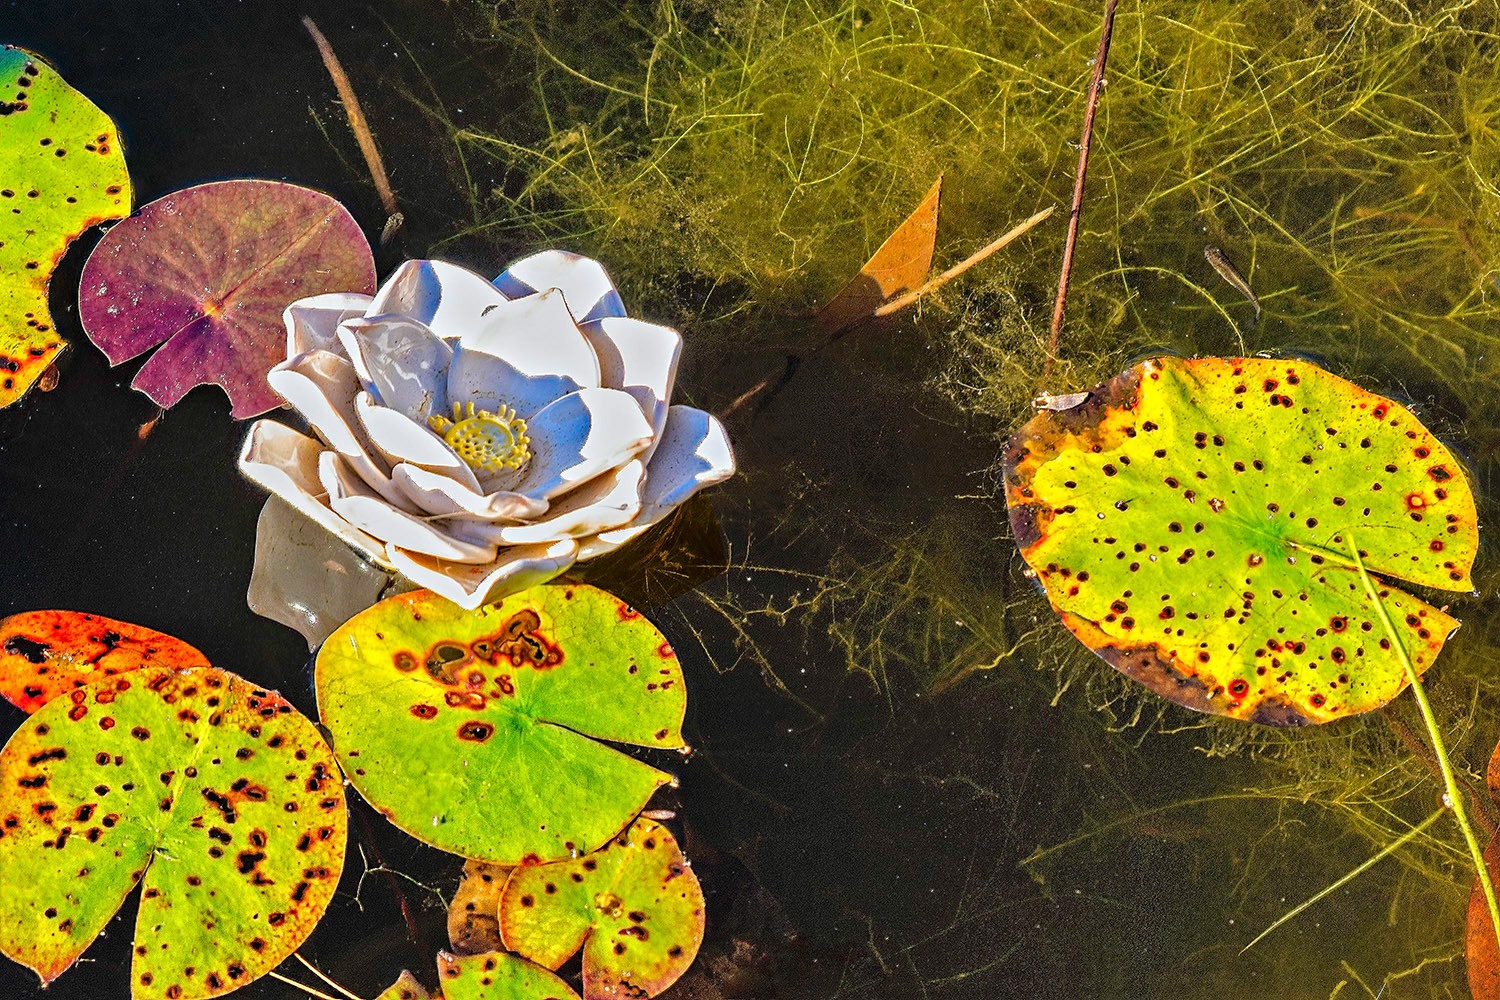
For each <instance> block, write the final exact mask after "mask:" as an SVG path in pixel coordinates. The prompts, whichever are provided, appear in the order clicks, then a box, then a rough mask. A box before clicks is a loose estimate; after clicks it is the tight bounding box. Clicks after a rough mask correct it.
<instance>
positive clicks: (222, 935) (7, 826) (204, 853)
mask: <svg viewBox="0 0 1500 1000" xmlns="http://www.w3.org/2000/svg"><path fill="white" fill-rule="evenodd" d="M0 789H3V793H0V885H3V886H4V887H5V888H4V891H3V892H0V952H3V953H4V954H5V955H7V956H9V957H10V958H12V959H14V960H15V961H17V962H20V963H21V964H23V965H25V966H28V967H29V968H31V969H32V970H34V971H35V972H36V973H37V975H39V976H40V977H41V979H42V982H43V983H44V984H46V983H50V982H51V981H52V980H54V979H56V978H57V977H58V976H59V975H61V974H62V973H63V972H64V971H65V970H66V969H67V968H68V967H69V966H71V965H72V964H73V962H74V961H75V960H77V958H78V956H79V955H80V954H82V952H83V950H84V949H85V948H87V947H88V946H89V944H90V943H91V942H92V941H93V940H94V938H95V937H97V936H98V935H99V933H100V931H102V930H103V929H104V926H105V925H106V924H107V923H108V922H109V921H110V919H111V918H112V917H113V916H114V915H115V912H116V911H117V910H118V909H119V908H120V906H121V904H122V903H123V902H124V901H125V897H126V896H127V895H128V894H129V893H130V891H131V890H132V889H133V888H134V887H135V885H136V884H137V883H141V885H142V892H141V901H140V911H139V915H138V916H137V918H136V927H135V941H134V952H133V954H134V958H133V961H132V965H131V969H130V982H131V991H132V992H131V995H132V997H133V998H134V1000H158V998H160V1000H195V998H204V997H213V996H218V995H220V994H223V993H228V992H230V991H232V990H235V989H238V988H239V987H241V986H244V985H245V984H246V983H249V982H251V981H253V980H254V979H256V978H258V977H260V976H262V975H264V974H265V973H267V972H269V971H270V970H271V969H273V968H275V967H276V966H277V965H278V964H279V963H280V962H281V961H282V960H283V959H285V958H287V957H288V956H289V955H291V953H292V952H293V951H295V950H296V949H297V947H298V946H299V945H300V944H301V943H302V941H303V940H304V939H305V938H306V937H307V935H308V934H309V933H310V932H311V931H312V929H313V927H314V926H315V925H316V924H317V922H318V919H319V918H320V917H321V916H322V915H323V912H324V910H325V909H327V907H328V903H329V901H330V900H331V899H332V898H333V891H334V888H335V886H336V885H337V884H338V880H339V874H340V872H341V871H342V870H343V865H344V839H345V830H346V813H345V805H344V793H343V783H342V781H341V779H340V777H339V773H338V768H337V766H336V764H335V763H334V760H333V756H332V754H331V753H329V751H328V748H327V746H326V745H325V744H324V743H323V741H322V739H321V738H320V737H319V735H318V732H317V730H316V729H314V728H313V725H312V723H311V722H309V721H308V720H307V719H306V718H305V717H303V716H302V715H300V714H299V713H297V712H296V711H295V710H294V709H293V708H292V706H291V705H289V704H288V703H287V702H286V701H284V700H283V699H282V698H281V697H280V696H279V695H277V694H275V693H273V692H270V691H264V690H261V689H259V688H257V687H255V686H254V685H252V684H250V683H249V682H247V681H245V680H242V679H241V678H239V677H236V676H235V675H233V674H230V673H227V672H225V671H222V670H216V669H214V668H212V667H191V668H187V669H173V668H170V667H157V666H151V667H143V668H141V669H138V670H134V671H131V672H129V673H124V674H118V675H116V676H113V677H103V678H100V679H98V680H96V681H94V682H92V683H90V684H87V685H85V686H84V687H81V688H78V689H76V690H74V691H72V692H71V693H69V694H67V695H65V696H63V697H59V698H55V699H53V700H52V701H50V702H48V703H47V704H46V705H45V706H44V707H43V708H42V709H41V710H39V711H38V712H36V713H35V714H33V715H32V716H31V717H30V718H29V719H28V720H26V723H25V724H24V725H22V727H21V728H20V729H19V730H17V731H16V733H15V734H14V735H13V736H12V737H11V738H10V741H9V742H8V743H6V745H5V748H4V749H3V750H0Z"/></svg>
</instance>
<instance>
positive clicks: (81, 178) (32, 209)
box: [0, 45, 130, 406]
mask: <svg viewBox="0 0 1500 1000" xmlns="http://www.w3.org/2000/svg"><path fill="white" fill-rule="evenodd" d="M128 214H130V175H129V174H128V173H127V172H126V170H125V154H124V151H123V149H122V148H121V144H120V134H119V132H118V131H116V129H115V124H114V122H112V121H110V120H109V116H108V115H106V114H105V113H104V112H103V111H100V110H99V109H98V108H97V107H95V106H94V104H93V102H91V101H90V100H89V99H88V98H87V97H84V96H83V95H82V94H80V93H79V92H78V91H76V90H74V89H73V88H72V87H70V86H68V85H67V83H65V82H63V79H62V77H60V76H58V74H57V71H56V70H54V69H53V68H52V67H51V66H49V65H47V63H46V62H44V61H43V60H42V59H41V58H40V57H39V56H36V55H34V54H33V53H30V52H27V51H26V50H25V49H18V48H14V47H12V46H9V45H3V46H0V406H9V405H10V404H11V403H14V402H15V401H16V400H18V399H20V398H21V397H22V396H24V395H25V394H26V390H28V389H30V388H31V386H32V385H33V384H35V382H36V381H37V379H39V378H41V376H42V374H43V373H44V372H46V371H47V369H48V367H49V366H50V365H51V364H52V362H53V361H54V360H55V359H56V358H57V356H58V355H59V354H60V353H62V349H63V347H64V346H66V345H65V344H64V342H63V340H62V338H61V337H59V336H58V335H57V331H56V330H55V329H53V323H52V314H51V312H50V311H49V310H48V308H47V283H48V282H49V281H50V280H51V278H52V270H53V268H55V267H56V266H57V262H58V261H59V260H61V259H62V256H63V254H64V253H65V252H66V251H67V249H68V244H69V243H71V242H73V240H74V238H75V237H77V236H78V235H79V234H80V233H82V232H83V231H84V230H86V229H88V228H89V227H90V226H93V225H96V224H98V223H100V222H104V221H105V220H107V219H118V218H120V217H122V216H125V215H128Z"/></svg>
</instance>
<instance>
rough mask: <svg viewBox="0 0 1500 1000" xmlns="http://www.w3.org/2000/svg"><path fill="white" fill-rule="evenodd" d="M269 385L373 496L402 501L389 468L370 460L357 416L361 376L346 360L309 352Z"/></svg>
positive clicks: (283, 367)
mask: <svg viewBox="0 0 1500 1000" xmlns="http://www.w3.org/2000/svg"><path fill="white" fill-rule="evenodd" d="M266 381H267V382H269V383H270V385H271V388H272V389H275V390H276V391H277V393H279V394H280V395H281V398H282V399H285V400H286V401H287V402H288V403H291V404H292V406H294V407H295V408H296V410H297V412H298V413H300V414H302V419H304V420H306V421H307V423H308V425H309V426H311V427H312V429H313V430H314V431H315V432H316V433H317V435H318V436H319V437H321V438H322V439H323V440H324V441H325V442H327V444H328V446H329V447H330V448H332V449H334V450H335V451H337V452H338V453H339V454H340V455H343V456H344V457H345V458H347V459H348V460H349V464H350V465H352V466H353V467H354V470H355V471H356V472H358V473H359V475H360V478H361V479H363V480H364V481H365V482H366V483H368V484H369V485H370V486H371V487H372V488H373V489H374V490H375V492H377V493H379V494H380V495H381V496H383V497H385V498H386V499H387V500H389V501H391V502H392V503H397V502H400V499H401V495H400V494H399V493H398V492H397V491H396V489H395V487H393V486H392V485H391V480H390V476H389V475H387V473H386V468H387V467H382V466H381V465H380V464H379V463H378V462H376V461H375V460H374V459H373V458H372V457H370V442H369V441H367V440H366V439H365V436H364V432H363V430H362V429H361V428H360V426H359V420H358V418H357V417H356V416H355V415H354V397H355V396H356V395H358V394H359V376H358V375H357V374H355V371H354V366H353V365H352V364H350V363H349V359H348V358H345V357H344V356H343V355H341V354H335V353H334V352H332V351H323V350H313V351H308V352H307V353H306V354H299V355H297V356H296V357H295V358H292V359H291V360H290V361H283V362H282V363H281V364H279V365H276V366H275V367H274V368H272V369H271V371H270V372H269V373H268V374H267V375H266Z"/></svg>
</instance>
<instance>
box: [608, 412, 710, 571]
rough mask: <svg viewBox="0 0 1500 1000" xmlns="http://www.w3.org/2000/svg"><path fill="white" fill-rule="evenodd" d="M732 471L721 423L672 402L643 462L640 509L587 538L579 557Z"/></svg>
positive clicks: (611, 545) (618, 539)
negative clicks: (623, 522) (621, 523)
mask: <svg viewBox="0 0 1500 1000" xmlns="http://www.w3.org/2000/svg"><path fill="white" fill-rule="evenodd" d="M732 475H734V450H733V449H732V448H731V447H730V444H729V435H728V434H727V433H725V431H724V425H723V424H721V423H719V421H718V418H716V417H714V416H713V415H712V414H709V413H704V412H703V411H702V410H695V409H693V408H692V407H691V406H674V407H672V408H671V409H670V410H668V412H667V426H666V429H665V430H664V431H663V432H662V436H661V440H660V441H659V442H658V443H657V448H656V452H655V453H654V454H653V455H652V456H651V462H650V464H649V465H647V467H646V485H645V488H644V490H643V491H642V492H643V498H642V499H643V502H642V505H641V512H640V513H639V514H637V515H636V516H635V519H634V520H633V521H631V522H630V523H629V524H627V525H624V526H623V527H620V528H615V529H613V530H609V531H601V532H600V533H599V534H598V535H595V536H594V537H593V538H590V539H588V540H586V541H585V542H584V543H583V544H582V546H581V548H580V551H579V554H578V558H579V560H584V559H592V558H594V557H595V556H601V555H603V554H604V553H606V552H611V551H613V550H615V549H617V548H619V547H620V546H621V545H624V544H625V543H626V542H628V541H630V540H631V539H632V538H634V537H636V536H637V535H639V534H640V533H641V532H643V531H645V530H646V529H647V528H650V527H651V526H652V525H654V524H656V523H657V522H659V521H661V520H662V519H663V518H665V517H666V516H667V515H668V514H670V513H672V511H674V510H676V509H677V508H678V507H679V506H680V505H681V504H682V502H683V501H684V500H686V499H687V498H688V497H690V496H692V495H693V494H694V493H697V492H698V491H699V490H701V489H703V488H704V487H707V486H712V485H713V484H714V483H721V482H723V481H724V480H726V479H728V478H729V477H730V476H732Z"/></svg>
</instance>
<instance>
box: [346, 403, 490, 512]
mask: <svg viewBox="0 0 1500 1000" xmlns="http://www.w3.org/2000/svg"><path fill="white" fill-rule="evenodd" d="M354 412H355V413H356V414H357V415H358V417H359V425H360V427H362V428H364V432H365V433H366V434H368V435H369V436H370V443H371V444H373V445H374V446H375V450H376V451H377V452H379V453H380V454H381V456H382V457H384V458H385V460H386V461H387V462H390V463H391V466H392V467H393V468H394V467H395V466H396V465H397V464H399V463H401V462H408V463H410V464H412V465H417V466H421V467H422V468H424V469H427V470H428V471H429V472H437V473H441V474H442V475H445V476H449V477H452V478H453V479H455V480H457V481H458V482H459V483H461V484H462V485H464V486H465V487H467V488H468V489H471V490H473V491H475V492H476V493H477V492H479V481H478V480H477V479H475V478H474V470H473V469H470V468H469V466H468V464H467V463H465V462H464V460H463V459H461V458H459V457H458V454H457V453H456V452H455V451H454V450H453V449H452V448H450V447H448V443H447V442H446V441H444V440H443V439H442V438H440V437H438V436H437V435H436V434H434V433H432V431H430V430H428V429H427V428H426V427H423V426H422V425H421V424H419V423H417V422H416V421H415V420H412V419H411V418H410V417H408V416H406V415H405V414H404V413H398V412H397V411H395V410H392V409H387V408H386V407H384V406H380V405H378V404H377V403H376V402H375V401H374V400H373V399H371V398H370V394H369V393H368V392H361V393H359V394H358V395H356V396H355V397H354Z"/></svg>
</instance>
